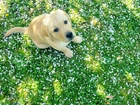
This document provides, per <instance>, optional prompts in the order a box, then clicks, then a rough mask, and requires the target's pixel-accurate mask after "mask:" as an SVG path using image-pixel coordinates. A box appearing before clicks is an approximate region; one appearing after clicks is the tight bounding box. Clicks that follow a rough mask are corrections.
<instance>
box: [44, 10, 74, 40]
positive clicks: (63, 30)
mask: <svg viewBox="0 0 140 105" xmlns="http://www.w3.org/2000/svg"><path fill="white" fill-rule="evenodd" d="M45 24H46V25H47V30H48V33H49V34H50V36H51V37H52V38H55V39H57V40H60V41H63V42H69V41H71V40H72V39H73V38H74V36H75V35H74V34H75V33H74V31H73V29H72V26H71V21H70V18H69V16H68V15H67V14H66V13H65V12H64V11H62V10H57V11H55V12H52V13H51V14H50V16H49V19H48V21H47V23H45Z"/></svg>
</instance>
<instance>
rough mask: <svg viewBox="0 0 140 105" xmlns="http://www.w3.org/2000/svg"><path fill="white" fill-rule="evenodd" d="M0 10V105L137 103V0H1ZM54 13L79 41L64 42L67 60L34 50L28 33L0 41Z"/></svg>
mask: <svg viewBox="0 0 140 105" xmlns="http://www.w3.org/2000/svg"><path fill="white" fill-rule="evenodd" d="M0 9H1V10H2V11H1V12H0V23H1V24H0V30H1V31H0V104H2V105H3V104H9V105H12V104H15V105H23V104H28V105H41V104H42V105H43V104H44V105H108V104H110V105H122V104H123V105H128V104H130V105H139V104H140V91H139V87H140V83H139V80H140V72H139V70H140V31H139V30H140V15H139V12H140V9H139V1H138V0H135V1H133V0H118V1H113V0H6V1H2V3H1V4H0ZM56 9H63V10H65V11H66V12H67V13H68V14H69V15H70V18H71V20H72V25H73V28H74V29H75V31H76V33H77V35H80V36H82V37H83V38H84V41H83V42H82V43H81V44H74V43H71V44H69V47H70V48H71V49H72V50H73V51H74V57H73V58H71V59H69V58H66V57H65V56H64V54H63V53H61V52H59V51H56V50H54V49H52V48H48V49H44V50H42V49H38V48H36V46H35V45H34V44H33V43H32V41H31V39H30V38H29V37H28V35H22V34H14V35H12V36H10V37H7V38H5V37H4V33H5V32H6V31H7V30H8V29H10V28H12V27H15V26H23V27H25V26H28V25H29V23H30V21H31V20H32V19H33V18H34V17H36V16H38V15H40V14H43V13H50V12H51V11H52V10H56ZM112 96H114V97H113V98H108V97H112Z"/></svg>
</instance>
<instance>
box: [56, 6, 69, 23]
mask: <svg viewBox="0 0 140 105" xmlns="http://www.w3.org/2000/svg"><path fill="white" fill-rule="evenodd" d="M57 12H60V13H62V14H64V15H65V16H66V17H67V18H68V20H69V21H70V22H71V19H70V17H69V15H68V14H67V13H66V12H65V11H63V10H60V9H58V10H57Z"/></svg>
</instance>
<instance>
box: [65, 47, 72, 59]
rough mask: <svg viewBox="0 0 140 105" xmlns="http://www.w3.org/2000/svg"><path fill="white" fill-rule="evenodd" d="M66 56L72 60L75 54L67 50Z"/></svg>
mask: <svg viewBox="0 0 140 105" xmlns="http://www.w3.org/2000/svg"><path fill="white" fill-rule="evenodd" d="M64 54H65V55H66V56H67V57H68V58H71V57H73V52H72V51H71V50H69V49H68V50H67V51H66V52H64Z"/></svg>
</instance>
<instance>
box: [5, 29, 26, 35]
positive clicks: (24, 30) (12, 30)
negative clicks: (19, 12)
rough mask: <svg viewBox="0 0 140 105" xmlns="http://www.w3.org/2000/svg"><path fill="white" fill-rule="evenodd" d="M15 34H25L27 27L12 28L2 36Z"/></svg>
mask: <svg viewBox="0 0 140 105" xmlns="http://www.w3.org/2000/svg"><path fill="white" fill-rule="evenodd" d="M15 32H22V33H25V34H27V27H14V28H11V29H10V30H8V31H7V33H6V34H5V35H4V36H10V35H11V34H12V33H15Z"/></svg>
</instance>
